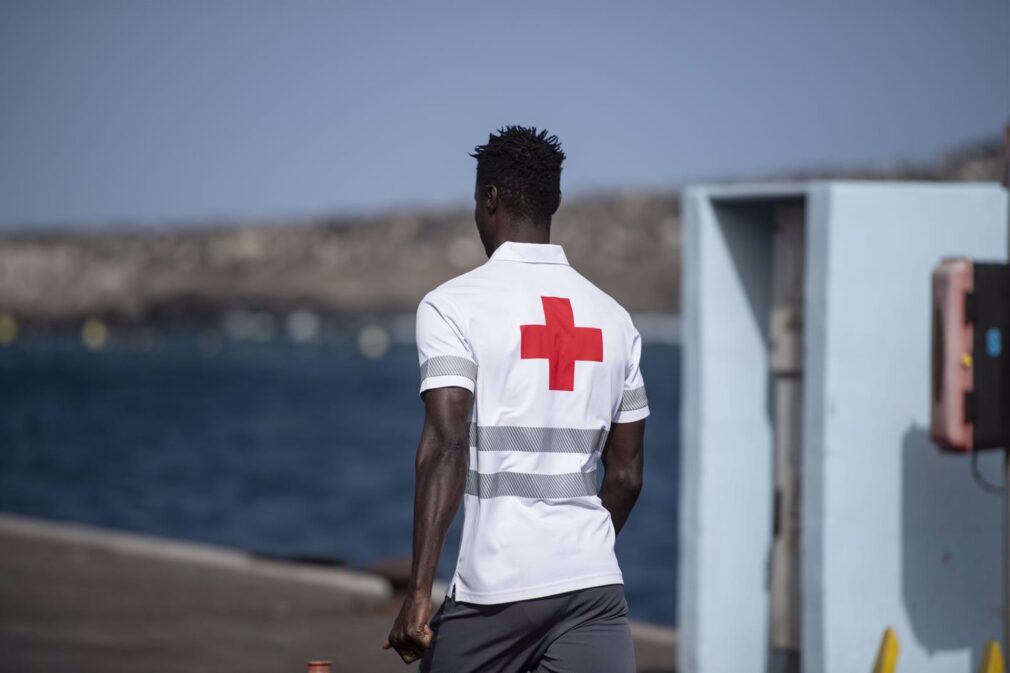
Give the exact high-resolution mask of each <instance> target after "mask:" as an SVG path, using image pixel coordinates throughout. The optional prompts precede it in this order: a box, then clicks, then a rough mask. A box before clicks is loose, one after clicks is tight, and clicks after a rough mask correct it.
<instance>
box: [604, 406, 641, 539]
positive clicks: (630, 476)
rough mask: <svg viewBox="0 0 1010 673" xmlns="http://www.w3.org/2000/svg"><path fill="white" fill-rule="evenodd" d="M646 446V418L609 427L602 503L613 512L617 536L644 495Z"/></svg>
mask: <svg viewBox="0 0 1010 673" xmlns="http://www.w3.org/2000/svg"><path fill="white" fill-rule="evenodd" d="M644 444H645V419H644V418H643V419H642V420H640V421H634V422H632V423H614V424H613V425H611V426H610V435H609V436H608V437H607V443H606V445H604V447H603V455H602V458H603V468H604V470H605V471H606V472H605V474H604V475H603V484H602V485H601V486H600V500H602V501H603V506H604V507H606V508H607V509H608V510H609V511H610V519H611V520H612V521H613V523H614V532H615V534H616V533H620V532H621V528H623V527H624V523H625V522H626V521H627V520H628V515H629V514H631V508H632V507H634V506H635V501H637V500H638V494H639V493H641V491H642V466H643V461H644V458H643V454H644V453H645V452H644Z"/></svg>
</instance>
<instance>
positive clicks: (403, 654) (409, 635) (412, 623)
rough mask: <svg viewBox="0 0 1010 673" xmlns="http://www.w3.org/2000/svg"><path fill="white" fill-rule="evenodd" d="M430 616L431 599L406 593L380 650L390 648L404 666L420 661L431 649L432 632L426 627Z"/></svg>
mask: <svg viewBox="0 0 1010 673" xmlns="http://www.w3.org/2000/svg"><path fill="white" fill-rule="evenodd" d="M430 616H431V598H430V597H424V596H416V595H414V594H410V593H408V594H407V597H406V598H405V599H404V600H403V606H402V607H401V608H400V614H399V615H397V616H396V621H395V622H393V628H392V630H391V631H390V632H389V637H388V638H386V642H385V643H383V644H382V649H384V650H388V649H389V648H390V647H392V648H393V649H395V650H396V652H397V654H399V655H400V658H402V659H403V663H405V664H410V663H413V662H415V661H417V660H418V659H420V658H421V657H422V656H424V652H425V650H427V649H428V648H429V647H431V639H432V632H431V628H430V627H429V626H428V618H429V617H430Z"/></svg>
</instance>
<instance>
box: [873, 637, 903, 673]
mask: <svg viewBox="0 0 1010 673" xmlns="http://www.w3.org/2000/svg"><path fill="white" fill-rule="evenodd" d="M900 651H901V647H900V646H899V645H898V636H897V635H895V633H894V629H892V628H891V627H887V630H886V631H884V638H883V640H881V641H880V651H878V652H877V663H875V664H874V665H873V673H894V671H895V670H897V668H898V654H899V653H900Z"/></svg>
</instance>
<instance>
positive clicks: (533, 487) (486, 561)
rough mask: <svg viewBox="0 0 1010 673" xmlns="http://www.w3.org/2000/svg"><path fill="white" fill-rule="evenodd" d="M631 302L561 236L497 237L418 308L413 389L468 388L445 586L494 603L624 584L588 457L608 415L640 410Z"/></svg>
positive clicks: (625, 418)
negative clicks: (466, 438) (459, 511)
mask: <svg viewBox="0 0 1010 673" xmlns="http://www.w3.org/2000/svg"><path fill="white" fill-rule="evenodd" d="M641 347H642V345H641V337H640V336H639V333H638V331H637V330H636V329H635V326H634V325H633V324H632V322H631V317H630V316H629V315H628V312H627V311H625V310H624V308H622V307H621V305H620V304H618V303H617V302H616V301H615V300H614V299H612V298H611V297H610V296H608V295H607V294H606V293H604V292H603V291H602V290H600V289H599V288H597V287H596V286H595V285H593V284H592V283H590V282H589V281H588V280H586V279H585V278H583V277H582V276H581V275H580V274H579V273H578V272H577V271H575V269H573V268H572V267H571V266H569V265H568V260H567V258H566V257H565V253H564V250H563V249H562V248H561V246H559V245H554V244H538V243H515V242H511V241H510V242H506V243H504V244H503V245H501V246H500V247H499V248H498V249H497V250H495V252H494V254H493V255H492V256H491V258H490V259H489V260H488V261H487V262H486V263H485V264H483V265H482V266H480V267H478V268H476V269H474V270H473V271H470V272H469V273H465V274H463V275H461V276H457V277H456V278H454V279H452V280H450V281H448V282H446V283H444V284H442V285H440V286H439V287H437V288H436V289H434V290H432V291H431V292H429V293H428V294H427V295H426V296H425V297H424V299H422V300H421V303H420V305H419V306H418V309H417V350H418V357H419V360H420V365H421V392H422V393H423V392H424V391H425V390H429V389H431V388H440V387H444V386H459V387H462V388H466V389H468V390H470V391H472V392H473V394H474V404H473V411H472V412H471V417H470V419H469V423H470V426H469V427H470V465H469V472H468V474H467V480H466V494H465V495H464V498H463V500H464V512H465V518H464V524H463V536H462V539H461V540H460V548H459V558H458V561H457V563H456V570H455V573H454V574H453V577H452V581H451V582H450V584H449V591H448V593H449V595H452V596H454V597H455V598H456V599H457V600H461V601H468V602H471V603H485V604H487V603H504V602H509V601H517V600H524V599H528V598H535V597H538V596H549V595H552V594H557V593H562V592H565V591H571V590H573V589H582V588H586V587H593V586H600V585H603V584H618V583H623V577H622V575H621V570H620V568H619V567H618V564H617V557H616V556H615V554H614V537H615V535H614V527H613V524H612V522H611V519H610V512H608V511H607V509H606V508H604V507H603V504H602V502H601V501H600V498H599V497H598V496H597V495H596V493H597V487H596V482H597V478H596V467H597V463H598V461H599V458H600V453H601V451H602V449H603V445H604V443H605V442H606V439H607V434H608V432H609V431H610V426H611V424H612V423H629V422H632V421H637V420H639V419H642V418H645V417H646V416H648V415H649V407H648V401H647V399H646V395H645V385H644V382H643V380H642V374H641V373H640V372H639V369H638V365H639V357H640V354H641Z"/></svg>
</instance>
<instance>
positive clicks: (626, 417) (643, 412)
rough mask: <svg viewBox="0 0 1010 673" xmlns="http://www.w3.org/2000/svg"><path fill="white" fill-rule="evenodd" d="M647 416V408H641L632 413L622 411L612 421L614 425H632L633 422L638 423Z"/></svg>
mask: <svg viewBox="0 0 1010 673" xmlns="http://www.w3.org/2000/svg"><path fill="white" fill-rule="evenodd" d="M648 415H649V407H642V408H641V409H634V410H632V411H622V412H620V413H619V414H617V418H615V419H614V420H613V422H614V423H634V422H635V421H640V420H642V419H643V418H645V417H646V416H648Z"/></svg>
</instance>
